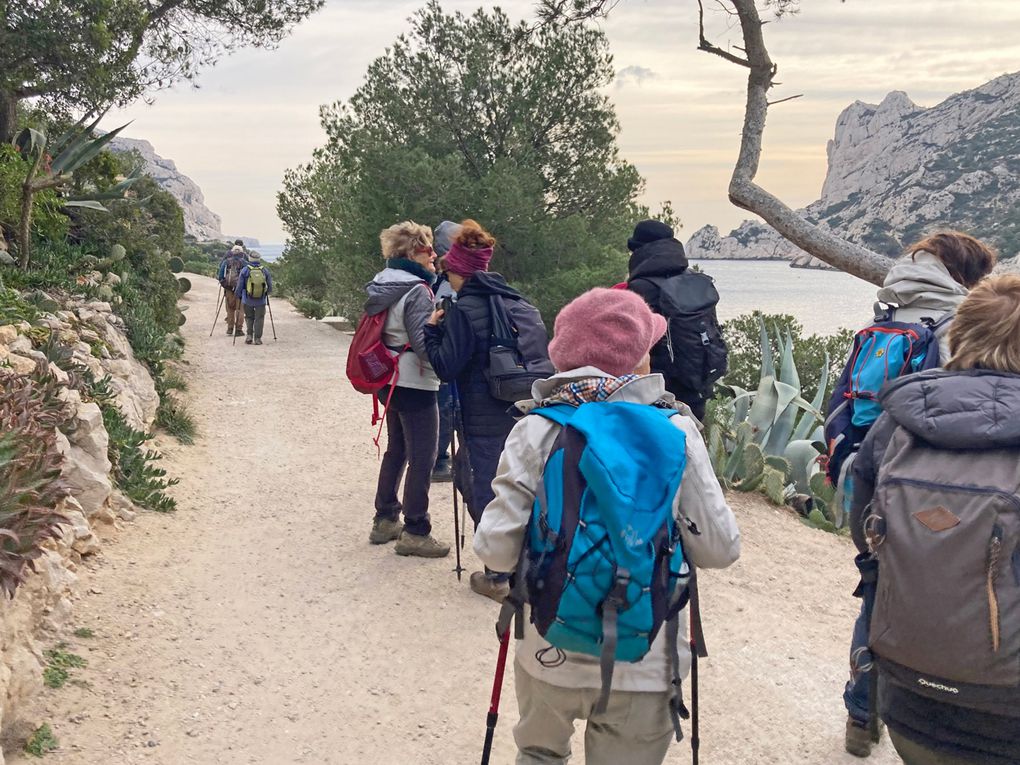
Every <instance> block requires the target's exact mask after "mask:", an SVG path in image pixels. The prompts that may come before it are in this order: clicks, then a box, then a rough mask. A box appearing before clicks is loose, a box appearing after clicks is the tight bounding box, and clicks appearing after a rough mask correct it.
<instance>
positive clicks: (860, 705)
mask: <svg viewBox="0 0 1020 765" xmlns="http://www.w3.org/2000/svg"><path fill="white" fill-rule="evenodd" d="M854 563H856V564H857V568H858V570H860V572H861V583H860V584H859V585H857V590H856V591H855V592H854V595H855V596H856V597H859V598H860V599H861V610H860V613H859V614H858V615H857V621H856V622H854V634H853V638H852V639H851V641H850V680H849V681H847V684H846V688H845V689H844V690H843V704H844V705H845V706H846V711H847V714H849V715H850V717H852V718H853V719H854V720H856V721H857V722H859V723H861V724H865V723H867V722H868V715H869V709H870V699H871V675H872V673H873V672H875V669H874V668H873V667H872V661H873V658H872V655H871V651H870V650H869V649H868V633H869V632H870V630H871V612H872V610H873V609H874V607H875V588H876V586H877V574H878V563H877V562H876V561H873V560H871V557H870V556H868V555H866V554H863V553H862V554H861V555H858V556H857V557H856V558H855V559H854Z"/></svg>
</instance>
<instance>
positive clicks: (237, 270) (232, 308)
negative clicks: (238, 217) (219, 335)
mask: <svg viewBox="0 0 1020 765" xmlns="http://www.w3.org/2000/svg"><path fill="white" fill-rule="evenodd" d="M247 262H248V261H247V253H246V252H245V249H244V242H242V241H241V240H240V239H235V240H234V245H233V247H231V248H230V249H229V250H227V252H226V253H225V254H224V256H223V259H222V260H221V261H220V268H219V271H218V272H217V274H216V279H217V280H218V281H219V283H220V286H221V287H223V299H224V302H226V304H227V317H226V319H225V321H226V322H227V335H228V336H233V335H235V334H236V335H243V334H244V304H243V303H242V302H241V299H240V298H238V297H237V295H236V294H235V290H236V289H237V280H238V279H239V278H240V276H241V270H242V269H243V268H244V266H245V264H246V263H247Z"/></svg>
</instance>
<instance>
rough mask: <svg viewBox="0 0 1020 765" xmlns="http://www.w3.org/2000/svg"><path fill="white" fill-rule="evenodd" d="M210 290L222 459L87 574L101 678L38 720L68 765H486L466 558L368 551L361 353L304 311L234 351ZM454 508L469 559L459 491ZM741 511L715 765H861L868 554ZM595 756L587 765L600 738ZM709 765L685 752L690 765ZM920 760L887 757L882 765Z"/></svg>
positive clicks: (715, 723)
mask: <svg viewBox="0 0 1020 765" xmlns="http://www.w3.org/2000/svg"><path fill="white" fill-rule="evenodd" d="M192 282H193V284H194V289H193V290H192V291H191V292H190V293H189V294H188V296H187V298H188V299H187V302H188V303H189V304H190V306H191V308H190V311H189V313H188V319H189V321H188V323H187V324H186V325H185V327H184V330H185V335H186V337H187V340H188V350H187V361H188V364H189V366H190V378H189V379H190V386H191V387H190V391H189V393H188V394H187V398H188V400H189V406H190V408H191V410H192V412H193V414H194V415H195V418H196V420H197V423H198V426H199V429H200V438H199V440H198V443H197V444H195V445H194V446H191V447H182V446H179V445H176V444H172V443H170V442H168V441H166V440H162V441H161V442H160V446H161V447H162V448H163V449H164V451H165V453H166V455H167V459H166V465H165V466H166V468H167V469H168V470H169V471H170V473H171V474H173V475H176V476H179V477H180V479H181V483H180V485H179V486H177V487H176V488H175V489H174V494H175V496H176V497H177V499H178V502H179V504H180V510H179V511H178V512H177V513H176V514H174V515H170V516H160V515H155V514H151V513H146V514H142V515H140V516H139V517H138V519H137V521H136V522H134V523H133V524H128V525H126V526H125V528H124V529H123V530H122V531H120V532H117V533H116V536H117V539H116V540H115V541H113V542H112V543H110V544H107V545H106V546H105V547H104V552H103V553H102V555H101V556H100V557H99V558H98V559H96V560H94V561H92V562H90V563H89V564H88V565H87V567H86V568H84V569H83V570H82V571H80V572H79V574H80V576H81V581H80V584H79V596H78V599H77V603H76V605H75V624H76V626H79V627H89V628H91V629H92V630H94V631H95V633H96V636H95V637H94V638H91V639H79V638H69V642H70V643H71V645H72V650H74V651H76V652H77V653H80V654H82V655H83V656H85V657H86V658H87V659H88V662H89V666H88V667H87V668H86V669H82V670H77V671H76V672H75V675H74V676H75V678H77V679H78V680H79V681H83V682H81V684H80V685H68V686H66V687H65V688H63V689H61V690H59V691H46V692H45V694H44V695H43V696H42V697H41V698H40V700H39V702H38V704H37V709H35V710H33V714H34V716H35V717H36V718H37V719H38V720H39V721H40V722H41V721H48V722H50V723H51V725H52V726H53V729H54V731H55V733H56V735H57V737H58V738H59V739H60V742H61V747H60V749H59V751H57V752H54V753H52V754H50V755H48V756H47V757H46V760H45V762H52V763H61V764H62V765H97V764H99V763H103V764H105V763H110V764H111V765H132V764H133V763H165V764H166V765H191V764H196V765H243V764H245V763H259V764H260V765H288V764H289V763H295V764H296V763H308V764H310V765H327V764H328V765H341V764H342V765H348V764H350V765H354V764H356V763H357V764H360V763H372V765H465V764H467V763H473V762H477V761H478V758H479V752H480V748H481V740H482V734H483V731H484V723H485V713H486V710H487V705H488V695H489V691H490V686H491V678H492V668H493V665H494V661H495V655H496V641H495V637H494V631H493V627H492V624H493V619H494V617H495V606H494V604H492V603H491V602H490V601H487V600H483V599H481V598H479V597H477V596H475V595H473V594H472V593H471V592H470V591H469V590H468V588H467V583H466V577H465V581H464V582H463V583H458V582H457V580H456V578H455V576H454V574H453V573H452V572H451V569H452V567H453V557H452V556H451V557H450V558H449V559H446V560H440V561H424V560H415V559H406V558H400V557H398V556H396V555H394V554H393V552H392V547H385V548H379V547H372V546H370V545H368V544H367V534H368V530H369V526H370V522H371V516H372V497H373V493H374V485H375V476H376V470H377V459H376V454H375V448H374V447H373V445H372V443H371V437H370V431H369V419H368V418H369V411H370V407H369V402H368V400H367V398H365V397H362V396H360V395H358V394H357V393H355V392H353V391H352V389H351V388H350V387H349V385H348V384H347V383H346V380H345V379H344V377H343V368H342V363H343V358H344V355H345V354H344V349H345V347H346V343H347V337H346V335H344V334H341V333H338V332H336V331H335V330H333V329H331V328H329V327H327V326H324V325H321V324H318V323H316V322H312V321H309V320H306V319H304V318H302V317H301V316H300V315H298V314H297V313H295V312H294V311H293V310H292V309H291V308H290V306H289V305H287V304H286V303H284V302H282V301H281V302H279V303H276V304H275V310H276V317H275V318H276V329H277V332H278V335H279V338H280V340H279V342H275V343H274V342H273V340H272V336H271V332H270V331H269V326H268V322H267V327H266V332H267V335H268V339H267V340H266V345H264V346H262V347H248V346H245V345H243V344H242V343H241V342H238V344H237V346H236V347H232V346H231V343H230V339H229V338H227V337H226V336H225V334H224V331H225V328H224V326H223V324H222V321H221V322H220V324H219V325H218V326H217V328H216V333H215V334H214V335H213V337H212V338H210V337H209V336H208V333H209V327H210V323H211V318H212V314H213V311H214V308H215V300H216V296H217V294H216V288H215V283H214V282H213V281H212V280H210V279H205V278H202V277H192ZM242 339H243V338H242ZM432 498H433V516H434V517H433V521H434V523H435V526H436V532H435V533H436V534H437V536H438V537H439V538H441V539H445V540H450V539H452V536H453V530H452V525H453V522H452V518H451V512H450V507H451V497H450V489H449V485H448V484H447V485H440V486H437V487H435V488H434V490H433V493H432ZM731 499H732V502H733V504H734V506H735V510H736V512H737V515H738V520H739V521H740V526H741V530H742V532H743V536H744V557H743V558H742V560H741V561H740V562H739V563H738V564H737V565H736V566H734V567H733V568H731V569H729V570H727V571H723V572H706V573H705V574H704V575H703V576H702V577H701V582H702V588H703V602H704V611H705V628H706V632H707V640H708V641H709V646H708V647H709V650H710V652H711V656H710V658H709V659H707V660H705V661H704V663H703V665H702V667H703V669H702V673H701V674H702V692H701V698H702V734H701V735H702V759H701V761H702V762H703V763H705V764H706V765H746V764H749V763H776V764H779V763H783V764H784V765H786V764H788V763H805V764H808V765H833V764H835V765H840V764H842V763H846V764H849V763H855V762H859V760H856V759H855V758H852V757H850V756H849V755H846V754H844V753H843V751H842V736H843V724H844V719H845V717H844V712H843V707H842V703H841V692H842V684H843V680H844V674H845V664H846V656H845V654H846V651H847V639H848V636H849V633H850V626H851V623H852V620H853V616H854V613H855V608H856V602H855V601H854V600H853V599H852V598H851V597H850V596H849V592H850V591H851V589H852V588H853V584H854V576H853V564H852V560H851V558H852V555H851V548H850V545H849V543H848V542H846V541H845V540H843V539H839V538H836V537H833V536H830V535H827V534H824V533H821V532H817V531H813V530H810V529H808V528H806V527H804V526H802V525H801V524H800V523H799V522H797V521H796V520H795V519H792V518H790V517H789V516H788V515H787V514H786V513H784V512H782V511H780V510H777V509H775V508H772V507H769V506H768V505H767V504H765V503H764V502H763V501H762V500H760V499H759V498H757V497H750V496H747V495H735V496H733V497H732V498H731ZM469 546H470V545H469ZM476 563H477V561H475V560H474V559H473V557H472V556H471V555H470V553H468V555H467V559H466V563H465V565H466V566H467V567H468V569H469V570H471V569H472V568H474V567H475V566H476ZM512 688H513V686H512V670H510V671H508V673H507V680H506V686H505V693H504V703H503V717H502V719H501V721H500V724H499V728H498V731H497V737H496V745H495V751H494V756H493V759H492V762H493V765H507V764H508V763H511V762H512V760H513V752H514V748H513V740H512V737H511V728H512V725H513V723H514V721H515V719H516V705H515V702H514V696H513V691H512ZM575 751H576V752H577V754H578V756H577V757H576V758H575V761H578V762H583V758H582V757H581V756H580V752H581V742H580V739H579V738H578V739H577V746H576V747H575ZM689 757H690V751H689V748H688V747H687V745H686V742H685V743H684V744H679V745H676V746H674V748H673V749H672V751H671V753H670V756H669V758H668V762H669V763H684V762H688V761H689ZM898 761H899V760H898V758H896V757H895V755H894V754H893V752H892V750H891V747H889V746H888V744H887V743H883V746H882V748H881V749H880V750H879V752H878V753H877V754H876V755H875V756H873V757H872V759H871V760H870V762H872V763H874V764H875V765H885V764H888V763H894V762H898ZM26 762H37V760H34V759H29V758H24V757H21V756H18V755H14V756H9V757H8V763H19V765H25V763H26Z"/></svg>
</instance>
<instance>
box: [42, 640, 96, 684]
mask: <svg viewBox="0 0 1020 765" xmlns="http://www.w3.org/2000/svg"><path fill="white" fill-rule="evenodd" d="M43 655H44V656H45V657H46V668H45V669H44V670H43V682H44V683H45V684H46V687H47V688H63V687H64V685H65V684H66V683H67V681H68V680H70V679H71V670H72V669H81V668H83V667H87V666H88V662H87V661H86V660H85V659H83V658H82V657H81V656H78V655H77V654H74V653H70V652H69V651H68V650H67V643H59V644H58V645H57V646H56V647H55V648H50V649H49V650H47V651H45V652H44V654H43Z"/></svg>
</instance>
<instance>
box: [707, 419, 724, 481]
mask: <svg viewBox="0 0 1020 765" xmlns="http://www.w3.org/2000/svg"><path fill="white" fill-rule="evenodd" d="M708 456H709V457H710V458H711V460H712V469H713V470H714V471H715V475H716V477H717V478H719V479H720V480H723V478H724V474H725V472H726V442H725V440H724V439H723V433H722V428H721V427H720V426H719V425H718V424H713V425H712V426H711V427H710V428H709V429H708Z"/></svg>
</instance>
